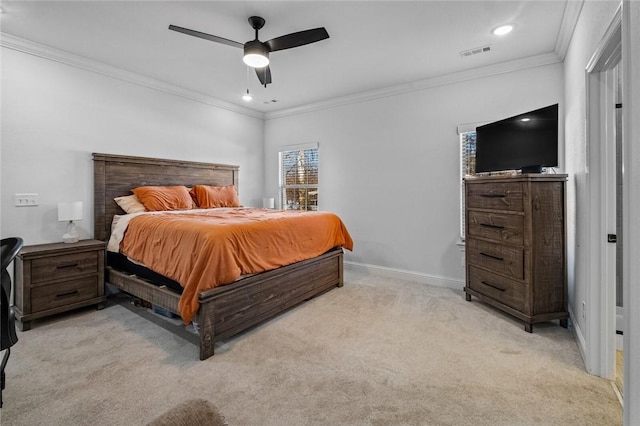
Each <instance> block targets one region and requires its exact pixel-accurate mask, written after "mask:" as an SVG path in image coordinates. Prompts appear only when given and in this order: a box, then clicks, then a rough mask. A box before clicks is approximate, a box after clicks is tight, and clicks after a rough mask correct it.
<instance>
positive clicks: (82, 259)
mask: <svg viewBox="0 0 640 426" xmlns="http://www.w3.org/2000/svg"><path fill="white" fill-rule="evenodd" d="M96 272H98V253H97V252H96V251H90V252H82V253H70V254H64V255H60V256H49V257H44V258H41V259H33V261H32V262H31V282H32V285H33V286H36V285H38V283H40V285H43V284H42V283H43V282H44V281H51V280H55V279H58V278H69V277H73V276H78V275H84V274H91V273H96Z"/></svg>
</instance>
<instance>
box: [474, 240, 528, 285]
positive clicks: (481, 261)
mask: <svg viewBox="0 0 640 426" xmlns="http://www.w3.org/2000/svg"><path fill="white" fill-rule="evenodd" d="M466 256H468V258H467V261H468V262H469V263H471V264H473V265H477V266H482V267H484V268H486V269H491V270H492V271H495V272H497V273H499V274H503V275H508V276H510V277H513V278H516V279H519V280H523V279H524V250H523V249H522V248H518V247H510V246H505V245H504V244H501V243H490V242H487V241H480V240H476V239H473V238H469V240H468V241H467V247H466Z"/></svg>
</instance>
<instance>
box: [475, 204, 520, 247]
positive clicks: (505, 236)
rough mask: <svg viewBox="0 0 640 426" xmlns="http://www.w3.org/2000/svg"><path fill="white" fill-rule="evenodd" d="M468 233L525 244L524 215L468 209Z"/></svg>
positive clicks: (499, 240)
mask: <svg viewBox="0 0 640 426" xmlns="http://www.w3.org/2000/svg"><path fill="white" fill-rule="evenodd" d="M467 215H468V216H469V217H468V225H467V226H468V227H469V229H468V231H467V232H468V233H469V235H472V236H474V237H482V238H488V239H490V240H495V241H498V242H503V243H512V244H518V245H522V244H524V217H523V216H521V215H518V214H500V213H487V212H478V211H474V210H467Z"/></svg>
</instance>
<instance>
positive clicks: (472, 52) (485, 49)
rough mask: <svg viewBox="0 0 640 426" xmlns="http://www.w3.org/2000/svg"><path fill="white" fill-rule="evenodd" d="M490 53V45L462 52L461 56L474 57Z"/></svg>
mask: <svg viewBox="0 0 640 426" xmlns="http://www.w3.org/2000/svg"><path fill="white" fill-rule="evenodd" d="M489 51H491V46H490V45H487V46H480V47H474V48H473V49H469V50H463V51H462V52H460V56H473V55H477V54H479V53H486V52H489Z"/></svg>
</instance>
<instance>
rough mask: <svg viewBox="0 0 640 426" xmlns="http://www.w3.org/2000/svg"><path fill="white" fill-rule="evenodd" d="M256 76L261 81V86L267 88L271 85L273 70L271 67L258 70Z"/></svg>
mask: <svg viewBox="0 0 640 426" xmlns="http://www.w3.org/2000/svg"><path fill="white" fill-rule="evenodd" d="M256 75H257V76H258V80H260V84H262V85H263V86H264V87H267V84H271V68H269V65H267V66H266V67H264V68H256Z"/></svg>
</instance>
